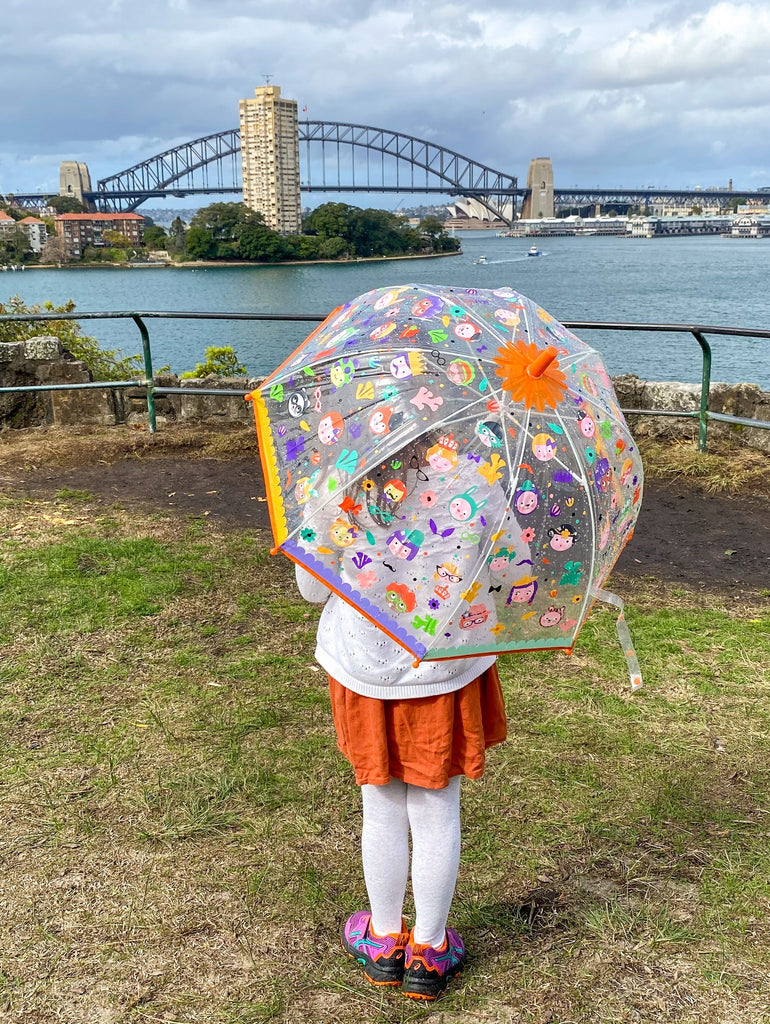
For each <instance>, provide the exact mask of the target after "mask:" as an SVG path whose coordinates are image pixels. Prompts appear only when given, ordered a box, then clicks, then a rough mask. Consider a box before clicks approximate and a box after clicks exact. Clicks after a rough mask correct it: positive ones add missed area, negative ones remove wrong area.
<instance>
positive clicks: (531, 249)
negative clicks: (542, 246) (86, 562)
mask: <svg viewBox="0 0 770 1024" xmlns="http://www.w3.org/2000/svg"><path fill="white" fill-rule="evenodd" d="M542 255H543V254H542V253H541V252H540V250H539V249H538V247H537V246H536V245H530V247H529V250H528V251H527V256H542Z"/></svg>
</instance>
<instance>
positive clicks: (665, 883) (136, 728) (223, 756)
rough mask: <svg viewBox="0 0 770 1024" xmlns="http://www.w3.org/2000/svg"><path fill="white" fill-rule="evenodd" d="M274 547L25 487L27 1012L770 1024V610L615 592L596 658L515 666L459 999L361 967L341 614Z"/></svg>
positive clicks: (589, 633)
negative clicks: (339, 657)
mask: <svg viewBox="0 0 770 1024" xmlns="http://www.w3.org/2000/svg"><path fill="white" fill-rule="evenodd" d="M267 544H268V540H267V538H264V537H259V536H256V537H255V536H253V535H252V534H251V533H246V532H243V533H240V532H237V531H236V532H221V531H220V530H219V529H218V527H217V525H216V523H213V522H211V521H210V520H201V519H194V520H185V519H182V518H180V517H178V516H177V517H170V516H169V517H167V516H161V515H145V516H142V515H139V514H136V513H132V514H128V513H126V512H124V511H122V510H120V509H111V510H110V511H109V512H108V513H105V512H104V510H103V509H102V508H101V507H100V506H98V505H96V504H93V505H91V504H89V496H88V494H87V493H83V492H77V493H71V492H69V493H68V492H60V494H59V495H58V496H57V498H56V499H53V500H51V501H48V502H42V501H40V502H38V501H30V500H15V499H13V498H5V499H3V500H2V501H0V586H1V587H2V593H3V601H2V603H0V757H2V766H3V771H2V775H0V816H1V819H2V826H1V827H0V867H1V870H0V898H1V899H2V905H3V916H2V921H1V922H0V1019H4V1020H5V1019H8V1020H9V1021H10V1020H21V1021H29V1022H32V1021H34V1022H35V1024H48V1022H53V1021H58V1020H65V1021H72V1022H78V1024H79V1022H81V1021H82V1022H88V1024H90V1022H92V1021H93V1022H96V1021H99V1022H101V1021H109V1022H110V1024H113V1022H114V1024H124V1022H125V1024H128V1022H131V1024H134V1022H136V1024H139V1022H144V1021H161V1020H162V1021H167V1022H170V1021H180V1022H185V1024H197V1022H205V1024H262V1022H267V1021H279V1022H300V1024H302V1022H308V1024H310V1022H313V1024H317V1022H320V1024H326V1022H329V1024H331V1022H332V1021H334V1022H337V1021H339V1022H342V1024H350V1022H353V1021H356V1022H360V1021H371V1022H405V1021H423V1020H431V1021H435V1022H436V1024H460V1022H466V1021H467V1022H476V1021H480V1022H500V1024H512V1022H514V1021H515V1022H517V1024H518V1022H521V1024H544V1022H546V1021H549V1022H553V1024H556V1022H562V1024H568V1022H572V1021H575V1022H577V1021H581V1022H586V1024H625V1022H632V1021H633V1022H639V1021H642V1022H653V1021H654V1022H661V1021H672V1022H674V1021H675V1022H678V1024H699V1022H705V1021H709V1022H710V1024H711V1022H720V1024H747V1022H751V1024H755V1022H756V1024H761V1022H763V1021H770V982H769V981H768V975H767V962H768V959H769V958H770V924H768V922H769V921H770V843H768V832H769V831H770V820H769V815H770V767H769V766H770V701H768V695H769V693H770V674H769V673H768V666H769V665H770V613H769V612H768V607H767V603H766V601H764V600H762V599H761V598H760V597H759V596H758V597H757V600H756V602H752V601H748V603H745V604H743V605H741V606H737V605H733V604H730V605H729V608H720V607H719V606H718V604H716V602H715V601H712V602H708V601H704V598H703V595H702V594H701V593H697V594H696V593H691V592H690V591H688V590H687V588H685V587H678V588H676V590H675V591H672V590H671V589H669V590H667V591H665V592H664V591H663V590H662V588H661V587H660V586H659V585H658V584H657V583H656V582H655V581H654V580H650V581H649V582H648V583H646V584H639V583H638V582H636V583H634V584H633V585H631V584H630V582H627V581H624V580H623V579H622V578H616V579H613V584H614V586H615V589H617V590H618V591H619V592H620V593H621V595H622V596H623V597H624V599H625V600H626V602H627V615H628V619H629V623H630V626H631V628H632V630H633V633H634V639H635V642H636V646H637V650H638V653H639V656H640V660H641V663H642V666H643V669H644V673H645V687H644V688H643V689H642V690H641V691H640V692H639V693H636V694H631V693H630V692H629V690H628V688H627V682H626V681H625V678H624V676H625V663H624V661H623V658H622V655H621V652H620V650H619V648H618V645H617V641H616V639H615V636H614V619H613V616H612V614H611V613H609V612H607V611H602V610H600V609H596V610H595V611H594V613H593V614H592V616H591V618H590V619H589V622H588V624H587V626H586V628H585V629H584V631H583V633H582V634H581V637H580V640H579V641H578V644H577V646H576V650H575V653H574V655H573V656H572V657H567V656H562V655H558V656H549V655H537V654H535V655H526V656H523V657H521V658H505V659H502V661H501V674H502V677H503V683H504V689H505V694H506V702H507V707H508V712H509V722H510V725H509V740H508V741H507V742H506V743H505V744H504V745H502V746H500V747H497V748H495V749H493V750H492V751H491V752H490V755H489V759H488V768H487V772H486V774H485V777H484V780H483V781H482V782H480V783H468V784H466V785H465V787H464V797H463V801H464V811H463V813H464V826H465V827H464V846H463V856H462V865H461V872H460V879H459V884H458V890H457V895H456V899H455V905H454V910H453V922H454V924H455V925H456V926H457V927H458V929H459V930H460V931H461V932H462V934H463V935H464V937H465V938H466V941H467V943H468V945H469V948H470V949H471V951H472V961H471V963H470V965H469V968H468V969H467V970H466V972H465V973H464V975H463V977H462V979H461V980H460V981H459V982H458V983H457V984H456V985H455V986H454V987H453V988H452V989H451V990H450V992H449V993H448V994H447V995H446V997H445V998H444V999H442V1000H441V1002H440V1003H439V1004H437V1006H436V1007H435V1008H434V1009H432V1010H431V1009H421V1008H419V1007H416V1006H413V1005H411V1004H410V1003H408V1002H406V1001H405V1000H402V999H401V998H400V996H398V995H397V994H396V995H392V994H387V993H381V992H379V991H377V990H374V989H372V988H369V987H366V986H365V985H364V984H363V982H362V980H361V976H360V973H359V970H358V969H357V967H356V965H355V964H353V963H352V962H351V961H349V960H348V959H347V958H345V957H344V955H343V954H342V953H341V951H340V949H339V941H338V931H339V926H340V924H341V922H342V921H343V920H344V919H345V917H346V916H347V915H348V914H349V913H350V912H351V911H352V910H353V909H356V908H358V907H359V906H361V905H363V904H364V902H365V892H364V888H363V882H362V878H361V872H360V864H359V851H358V844H359V827H360V808H359V802H358V794H357V791H356V789H355V786H354V785H353V782H352V779H351V774H350V771H349V768H348V766H347V765H346V764H345V762H344V761H343V760H342V759H341V757H340V755H339V754H338V753H337V751H336V744H335V739H334V734H333V727H332V724H331V720H330V714H329V708H328V700H327V694H326V684H325V678H324V675H323V673H322V672H321V671H319V670H318V668H317V666H316V665H315V664H314V663H313V660H312V650H313V642H314V635H315V624H316V614H317V613H316V611H315V610H314V609H312V608H310V607H309V606H307V605H305V604H304V603H303V602H302V601H301V600H300V599H299V597H298V596H297V594H296V592H295V590H294V587H293V583H292V573H291V568H290V566H289V564H288V563H287V562H285V561H284V560H276V559H271V558H270V557H269V555H268V554H267Z"/></svg>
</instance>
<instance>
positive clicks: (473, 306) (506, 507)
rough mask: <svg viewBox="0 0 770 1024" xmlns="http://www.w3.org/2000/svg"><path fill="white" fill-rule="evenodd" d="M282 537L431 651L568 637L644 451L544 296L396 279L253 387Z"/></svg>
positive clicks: (383, 624) (624, 533)
mask: <svg viewBox="0 0 770 1024" xmlns="http://www.w3.org/2000/svg"><path fill="white" fill-rule="evenodd" d="M248 397H249V398H250V399H251V400H252V401H253V404H254V412H255V418H256V424H257V433H258V435H259V447H260V455H261V459H262V465H263V470H264V478H265V484H266V489H267V498H268V507H269V510H270V518H271V525H272V530H273V535H274V538H275V550H280V551H282V552H283V553H284V554H286V555H288V557H289V558H291V559H292V560H294V561H295V562H297V563H298V564H299V565H301V566H303V567H304V568H306V569H307V570H309V571H310V572H311V573H312V574H314V575H315V576H316V577H317V578H319V579H320V580H322V581H323V582H324V583H325V584H326V585H327V586H328V587H329V589H330V590H332V591H333V592H335V593H337V594H338V595H339V596H340V597H342V598H343V599H344V600H346V601H348V602H350V603H351V604H352V605H354V606H355V607H356V608H358V609H359V610H360V611H361V613H362V614H363V615H365V616H367V617H368V618H369V619H371V620H372V621H373V622H375V623H376V624H377V625H378V626H379V627H380V628H381V629H383V630H384V631H385V632H386V633H388V634H389V635H390V636H391V637H393V638H394V639H395V640H397V641H398V642H399V643H400V644H402V645H403V646H404V647H405V648H406V649H407V650H409V651H411V652H412V653H413V655H414V657H415V660H416V661H420V660H423V659H426V660H434V659H441V658H453V657H462V656H467V655H479V654H485V653H496V654H504V653H509V652H521V651H530V650H547V649H564V650H571V649H572V646H573V644H574V642H575V638H576V637H577V635H578V633H579V631H580V628H581V627H582V625H583V623H584V622H585V620H586V617H587V615H588V613H589V611H590V608H591V606H592V605H593V603H594V601H595V600H597V599H601V600H608V601H610V602H611V603H614V604H615V605H616V606H617V607H618V608H619V609H620V617H619V623H618V625H619V635H620V636H621V642H622V644H623V646H624V648H625V651H626V655H627V658H628V659H629V669H630V673H631V678H632V685H633V686H637V685H641V677H640V675H639V669H638V664H637V662H636V659H635V656H634V654H633V647H632V645H631V641H630V637H629V635H628V631H627V627H626V626H625V622H624V619H623V611H622V603H621V602H620V601H619V599H618V598H615V597H614V595H610V594H608V593H607V592H606V591H604V590H603V589H602V588H603V583H604V581H605V580H606V578H607V576H608V575H609V573H610V571H611V569H612V567H613V565H614V564H615V562H616V561H617V558H618V556H619V555H620V552H621V551H622V549H623V547H624V545H625V544H626V542H627V541H628V540H629V538H630V537H631V535H632V532H633V528H634V525H635V522H636V518H637V515H638V512H639V508H640V503H641V497H642V479H643V473H642V464H641V459H640V456H639V452H638V450H637V448H636V445H635V443H634V440H633V438H632V437H631V434H630V433H629V431H628V427H627V425H626V422H625V420H624V418H623V415H622V413H621V411H620V409H619V407H618V404H617V400H616V396H615V393H614V391H613V388H612V384H611V381H610V378H609V376H608V373H607V371H606V368H605V366H604V363H603V361H602V358H601V356H600V354H599V353H598V352H596V351H595V350H594V349H593V348H591V347H589V346H588V345H586V344H584V343H583V342H582V341H581V340H580V339H579V338H577V337H576V336H575V335H574V334H573V333H572V332H571V331H569V330H568V329H567V328H565V327H564V326H563V325H562V324H560V323H558V322H557V321H556V320H555V319H554V318H553V317H552V316H550V315H549V314H548V313H546V311H545V310H543V309H541V308H540V307H539V306H538V305H537V304H536V303H534V302H533V301H532V300H530V299H528V298H526V297H525V296H523V295H521V294H519V293H518V292H516V291H514V290H513V289H511V288H499V289H495V290H486V289H475V288H453V287H438V286H431V285H399V286H396V287H391V288H380V289H375V290H373V291H370V292H368V293H366V294H365V295H362V296H360V297H358V298H356V299H353V300H352V301H350V302H346V303H345V304H344V305H343V306H341V307H339V308H338V309H336V310H334V311H333V312H332V313H331V314H330V315H329V316H328V317H327V319H326V320H325V321H324V323H322V324H321V325H320V327H318V328H317V329H316V330H315V331H314V332H313V333H312V334H311V335H310V336H309V337H308V338H307V340H306V341H305V342H304V343H303V344H302V345H301V346H300V347H299V348H298V349H297V350H296V351H295V352H294V353H293V354H292V355H291V356H289V358H288V359H287V360H286V361H285V362H284V363H283V364H282V365H281V366H280V367H279V368H278V369H277V370H275V371H274V373H272V374H271V375H270V376H269V377H268V378H267V379H266V380H265V381H264V382H263V384H262V385H261V387H259V388H258V389H257V390H255V391H254V392H252V394H251V395H249V396H248Z"/></svg>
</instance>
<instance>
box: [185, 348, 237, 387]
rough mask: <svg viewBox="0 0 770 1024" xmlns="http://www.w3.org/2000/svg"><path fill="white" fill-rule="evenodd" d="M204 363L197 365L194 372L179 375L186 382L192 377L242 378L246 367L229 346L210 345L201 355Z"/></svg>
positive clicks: (189, 371) (188, 371)
mask: <svg viewBox="0 0 770 1024" xmlns="http://www.w3.org/2000/svg"><path fill="white" fill-rule="evenodd" d="M203 354H204V356H205V357H206V361H205V363H198V364H197V365H196V367H195V369H194V370H187V371H185V373H183V374H181V376H182V377H185V378H187V379H188V380H189V379H191V378H193V377H212V376H213V377H242V376H243V375H244V374H245V373H246V367H245V366H244V365H243V363H241V362H240V361H239V359H238V356H237V355H236V354H235V349H234V348H232V346H231V345H222V346H217V345H210V346H209V347H208V348H207V349H206V351H205V352H204V353H203Z"/></svg>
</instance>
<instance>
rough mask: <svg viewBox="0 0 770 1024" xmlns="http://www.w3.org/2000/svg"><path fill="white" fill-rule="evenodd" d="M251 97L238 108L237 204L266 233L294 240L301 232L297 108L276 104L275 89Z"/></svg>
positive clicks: (277, 88) (270, 87)
mask: <svg viewBox="0 0 770 1024" xmlns="http://www.w3.org/2000/svg"><path fill="white" fill-rule="evenodd" d="M254 93H255V95H254V98H253V99H246V100H241V101H240V103H239V104H238V109H239V113H240V134H241V164H242V170H243V201H244V203H245V204H246V206H248V207H249V209H251V210H256V211H257V212H259V213H261V214H262V216H263V217H264V219H265V224H267V226H268V227H269V228H272V229H273V230H274V231H279V232H280V233H281V234H283V235H297V234H300V233H301V231H302V207H301V202H300V175H299V126H298V117H297V103H296V100H287V99H282V98H281V89H280V86H277V85H265V86H261V87H259V88H257V89H255V90H254Z"/></svg>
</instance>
